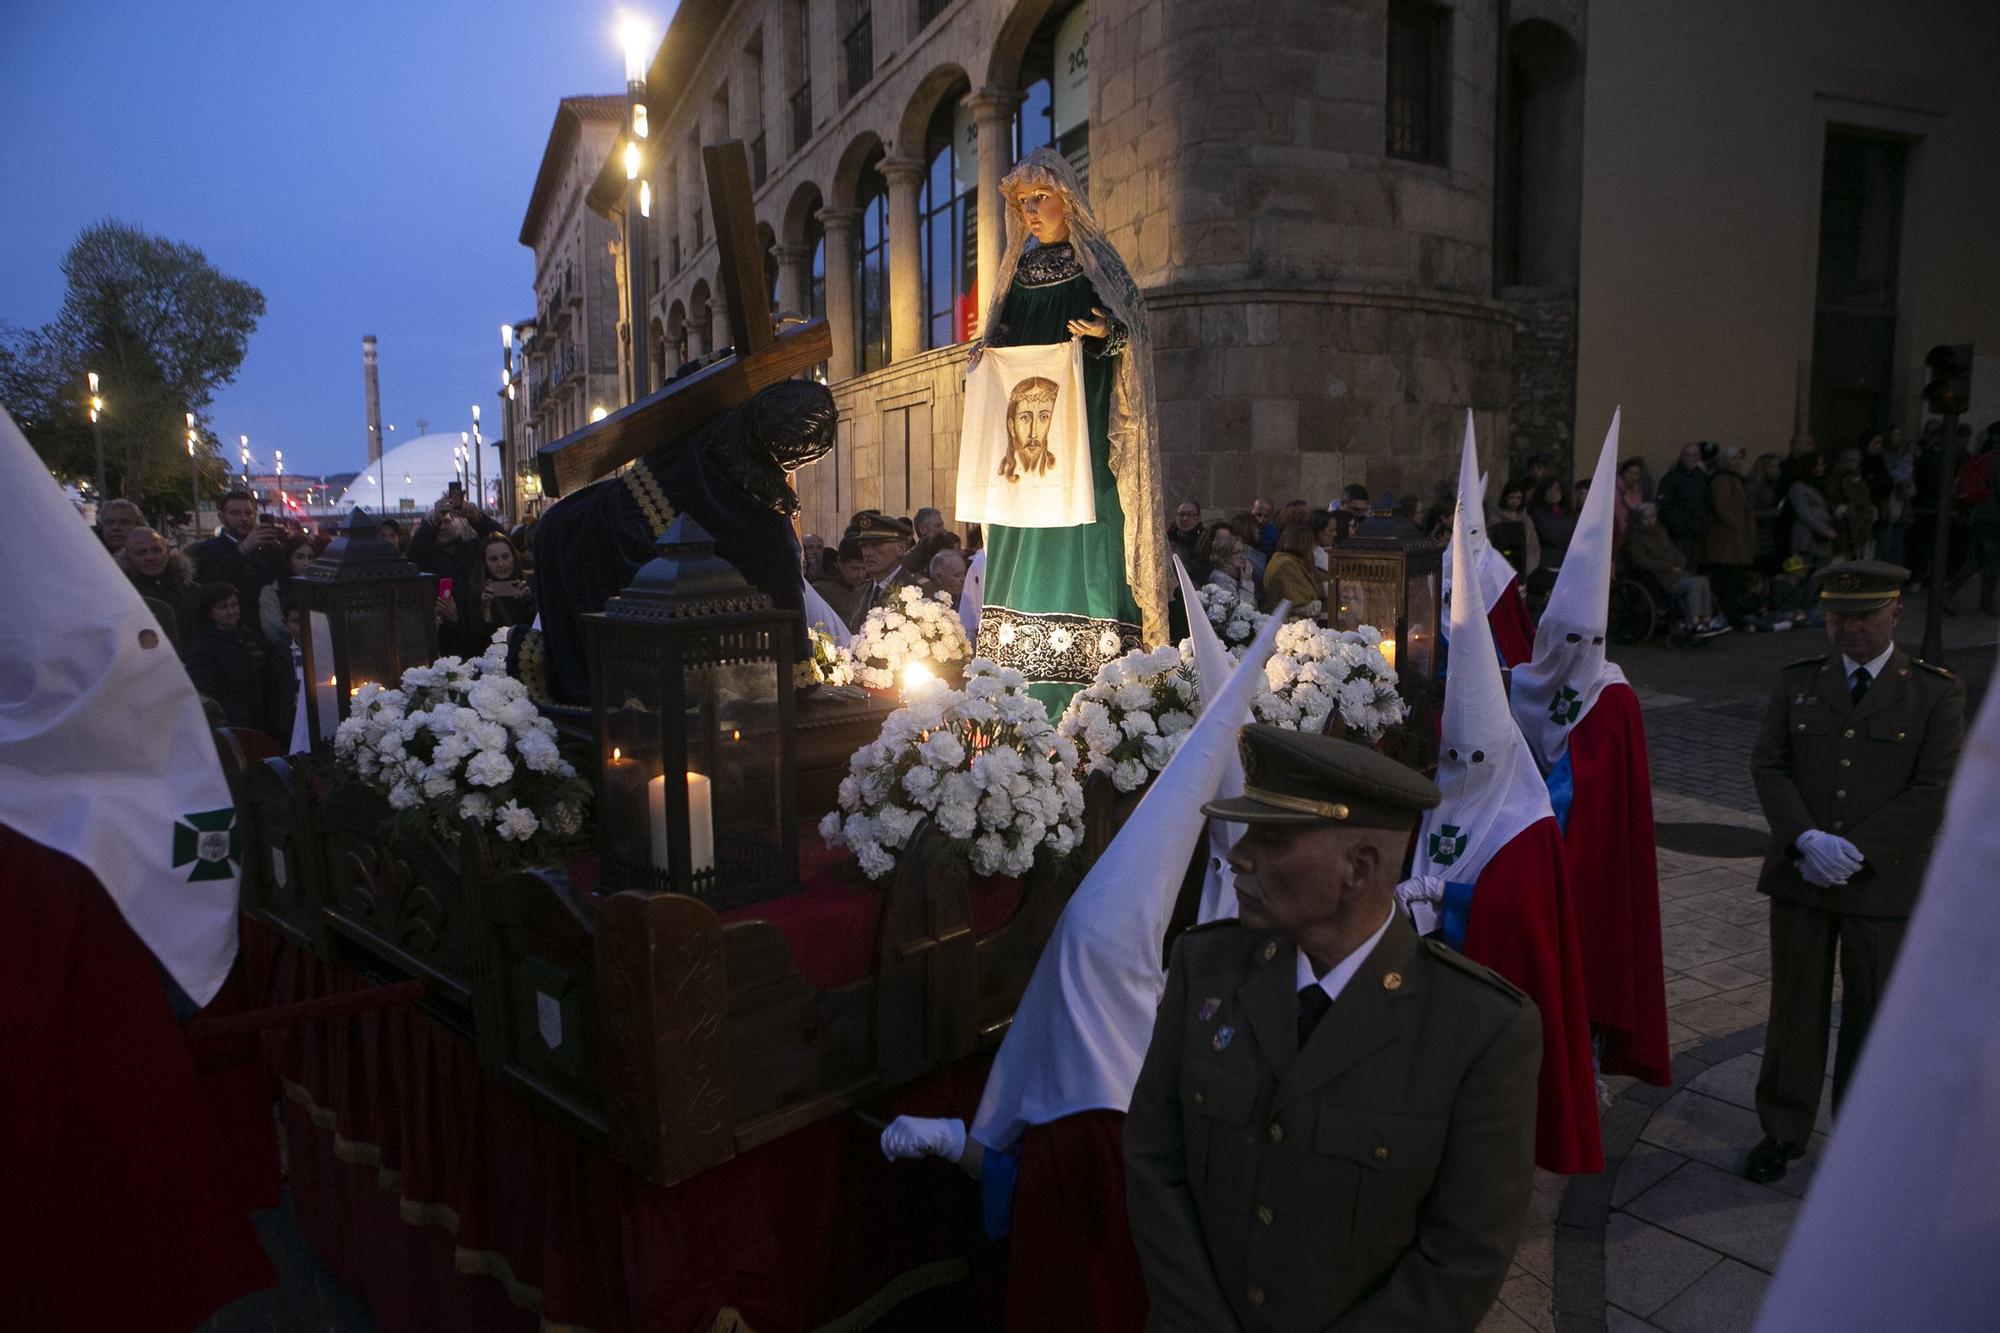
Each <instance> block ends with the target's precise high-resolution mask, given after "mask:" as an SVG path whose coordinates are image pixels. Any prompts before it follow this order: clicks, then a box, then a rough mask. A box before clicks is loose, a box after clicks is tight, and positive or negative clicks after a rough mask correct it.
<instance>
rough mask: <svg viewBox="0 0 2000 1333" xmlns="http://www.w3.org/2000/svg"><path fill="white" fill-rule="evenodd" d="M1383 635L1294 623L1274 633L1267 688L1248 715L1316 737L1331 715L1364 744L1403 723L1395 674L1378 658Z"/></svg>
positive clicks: (1365, 629)
mask: <svg viewBox="0 0 2000 1333" xmlns="http://www.w3.org/2000/svg"><path fill="white" fill-rule="evenodd" d="M1381 642H1382V632H1381V631H1380V630H1378V629H1376V628H1375V627H1374V626H1372V625H1363V626H1361V627H1360V628H1359V629H1352V630H1335V629H1327V628H1325V627H1323V626H1320V625H1315V624H1313V623H1312V622H1311V621H1310V620H1294V621H1292V622H1291V623H1290V624H1288V625H1286V626H1285V627H1284V628H1282V629H1280V630H1279V631H1278V637H1277V640H1276V643H1275V645H1274V648H1273V651H1272V653H1271V660H1270V661H1269V662H1267V663H1265V665H1264V680H1265V684H1266V685H1267V686H1268V688H1266V689H1261V690H1259V691H1258V692H1257V695H1256V698H1254V699H1253V700H1252V701H1251V704H1250V710H1251V712H1252V713H1253V714H1254V715H1255V716H1256V718H1257V720H1258V721H1259V722H1268V723H1270V724H1271V725H1272V726H1274V727H1286V728H1289V729H1291V730H1294V731H1311V732H1321V731H1325V730H1326V724H1327V720H1328V719H1329V718H1331V717H1334V716H1336V715H1338V716H1339V718H1340V720H1341V722H1343V723H1344V724H1346V726H1347V728H1348V730H1349V731H1350V732H1352V733H1354V734H1355V735H1356V736H1357V737H1359V738H1361V739H1363V740H1366V741H1367V742H1368V743H1369V744H1371V745H1372V744H1373V743H1374V742H1376V741H1379V740H1381V739H1382V736H1383V733H1385V732H1387V731H1388V730H1389V728H1391V727H1393V726H1395V725H1396V724H1397V723H1398V722H1401V721H1402V720H1403V714H1404V712H1405V709H1404V707H1403V700H1402V696H1401V695H1399V694H1397V693H1396V670H1395V668H1394V667H1392V666H1390V665H1389V659H1388V658H1387V657H1384V656H1383V655H1382V650H1381V647H1380V645H1381Z"/></svg>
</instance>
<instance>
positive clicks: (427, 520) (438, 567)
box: [403, 491, 500, 657]
mask: <svg viewBox="0 0 2000 1333" xmlns="http://www.w3.org/2000/svg"><path fill="white" fill-rule="evenodd" d="M499 530H500V525H499V524H498V523H496V522H494V521H493V520H492V519H490V518H488V517H487V516H486V515H485V514H483V513H481V512H480V511H479V509H478V507H477V506H475V505H470V504H467V503H466V500H465V497H464V496H463V495H461V494H459V493H457V492H454V491H446V492H445V493H444V494H443V495H442V496H440V497H439V498H438V502H437V503H436V504H434V505H432V506H431V512H430V513H428V514H426V515H425V516H424V520H423V522H421V523H419V524H417V530H416V531H415V532H413V533H411V534H410V546H409V549H408V550H407V551H405V552H404V553H403V555H404V558H405V559H407V560H408V561H409V562H410V563H411V564H413V565H415V566H416V567H417V568H418V569H420V570H422V571H423V572H424V573H426V574H435V575H437V577H438V578H440V579H450V580H451V599H450V601H449V602H447V601H445V599H444V598H443V597H442V596H440V597H439V599H438V603H439V604H438V615H439V616H440V618H441V622H442V623H440V624H439V626H438V643H439V646H441V647H442V648H443V649H444V651H445V653H446V654H447V655H448V656H452V655H455V656H458V657H469V656H476V655H478V654H479V653H483V652H485V651H486V645H485V644H484V643H477V642H474V640H475V639H477V638H478V637H479V634H480V631H479V628H478V627H479V626H482V625H483V624H484V623H485V622H484V620H482V619H481V616H480V608H479V592H478V589H476V588H475V587H474V586H473V579H472V573H473V570H474V568H475V567H476V565H477V563H478V560H479V555H480V549H481V548H482V547H483V546H484V545H485V541H486V538H487V536H488V535H489V534H491V533H495V532H498V531H499Z"/></svg>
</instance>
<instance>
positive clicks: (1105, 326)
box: [965, 305, 1111, 374]
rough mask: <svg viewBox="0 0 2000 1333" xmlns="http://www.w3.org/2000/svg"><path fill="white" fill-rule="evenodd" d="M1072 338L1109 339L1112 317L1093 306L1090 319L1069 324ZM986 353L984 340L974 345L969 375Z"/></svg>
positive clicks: (968, 368)
mask: <svg viewBox="0 0 2000 1333" xmlns="http://www.w3.org/2000/svg"><path fill="white" fill-rule="evenodd" d="M1069 332H1070V336H1071V337H1073V338H1109V337H1110V336H1111V316H1110V315H1109V314H1108V313H1106V311H1105V309H1104V307H1103V306H1095V305H1094V306H1092V307H1091V308H1090V318H1089V319H1073V320H1071V321H1070V322H1069ZM985 351H986V342H985V340H984V339H981V340H980V341H978V342H976V343H974V344H973V345H972V355H971V356H969V357H967V358H966V362H965V370H966V373H967V374H970V373H972V372H973V371H975V370H977V369H978V368H979V358H980V355H981V354H982V353H984V352H985Z"/></svg>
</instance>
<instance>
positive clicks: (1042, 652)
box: [973, 602, 1145, 685]
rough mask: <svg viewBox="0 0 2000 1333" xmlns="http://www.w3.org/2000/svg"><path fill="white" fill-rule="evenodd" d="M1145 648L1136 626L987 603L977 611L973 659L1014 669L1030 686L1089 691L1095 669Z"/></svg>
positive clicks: (1143, 640)
mask: <svg viewBox="0 0 2000 1333" xmlns="http://www.w3.org/2000/svg"><path fill="white" fill-rule="evenodd" d="M1144 646H1145V638H1144V636H1143V635H1141V634H1140V633H1139V627H1138V626H1137V625H1128V624H1126V623H1125V622H1123V621H1119V620H1096V619H1093V618H1092V617H1090V616H1073V615H1064V614H1062V613H1060V612H1055V611H1016V610H1014V609H1012V608H1011V607H1005V606H995V605H993V604H992V603H991V602H988V603H987V604H986V605H985V606H982V607H981V608H979V644H978V646H977V647H976V648H975V649H974V650H973V651H974V654H975V655H976V656H979V657H983V658H986V659H987V660H988V661H991V662H995V663H998V664H999V665H1001V666H1008V667H1013V668H1014V669H1015V670H1017V671H1019V672H1020V673H1021V674H1022V675H1024V676H1026V677H1027V678H1028V680H1029V681H1030V682H1031V683H1034V684H1044V683H1056V684H1062V685H1088V684H1090V683H1091V682H1092V681H1094V680H1096V679H1097V669H1098V668H1099V667H1101V666H1103V665H1104V664H1105V663H1106V662H1112V661H1116V660H1117V659H1118V658H1121V657H1123V656H1124V655H1125V654H1126V653H1128V652H1131V651H1132V650H1133V649H1134V648H1141V647H1144Z"/></svg>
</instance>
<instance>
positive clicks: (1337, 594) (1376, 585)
mask: <svg viewBox="0 0 2000 1333" xmlns="http://www.w3.org/2000/svg"><path fill="white" fill-rule="evenodd" d="M1444 547H1445V544H1444V543H1443V542H1442V541H1436V540H1433V539H1431V538H1427V537H1350V538H1348V539H1347V540H1346V541H1343V542H1341V543H1340V544H1339V545H1338V546H1336V547H1335V548H1334V549H1333V551H1332V553H1331V561H1330V563H1331V565H1332V568H1331V569H1330V570H1329V571H1328V572H1329V573H1330V575H1331V576H1332V580H1333V588H1332V598H1333V600H1332V603H1331V605H1330V606H1329V608H1328V611H1327V623H1328V624H1330V625H1332V626H1333V628H1335V629H1357V628H1359V627H1360V626H1362V625H1373V626H1374V627H1375V628H1376V629H1378V630H1381V631H1382V655H1383V656H1384V657H1387V658H1388V659H1389V665H1390V666H1392V667H1394V668H1396V676H1397V678H1398V685H1397V688H1398V690H1399V691H1400V692H1401V694H1402V696H1403V701H1404V702H1405V703H1407V704H1409V705H1410V725H1411V727H1412V728H1413V729H1414V730H1415V731H1416V732H1417V734H1418V735H1419V736H1420V737H1422V738H1424V740H1425V743H1426V745H1427V746H1428V744H1429V743H1430V738H1431V736H1432V735H1433V734H1434V733H1435V731H1436V727H1435V726H1434V725H1433V723H1434V721H1435V716H1436V713H1437V709H1438V706H1439V699H1438V667H1439V661H1438V629H1439V624H1438V621H1439V616H1440V611H1439V594H1440V585H1441V583H1442V581H1443V577H1444V561H1443V555H1444Z"/></svg>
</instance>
